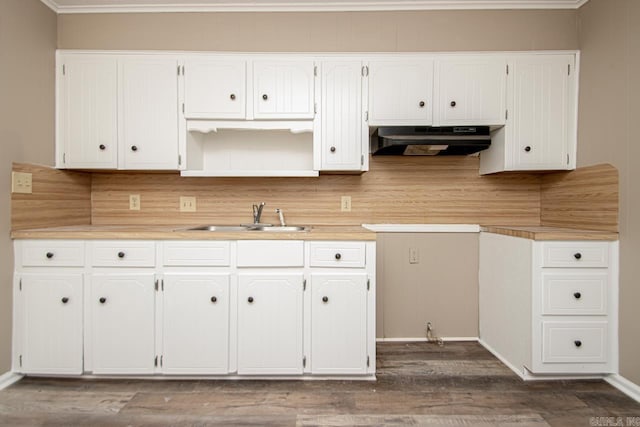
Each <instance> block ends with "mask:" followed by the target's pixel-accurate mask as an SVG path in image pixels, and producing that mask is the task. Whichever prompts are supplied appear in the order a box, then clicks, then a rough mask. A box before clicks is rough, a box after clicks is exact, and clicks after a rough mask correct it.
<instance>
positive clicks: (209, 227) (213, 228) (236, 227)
mask: <svg viewBox="0 0 640 427" xmlns="http://www.w3.org/2000/svg"><path fill="white" fill-rule="evenodd" d="M187 230H188V231H220V232H225V231H226V232H230V231H249V227H245V226H243V225H202V226H200V227H193V228H187Z"/></svg>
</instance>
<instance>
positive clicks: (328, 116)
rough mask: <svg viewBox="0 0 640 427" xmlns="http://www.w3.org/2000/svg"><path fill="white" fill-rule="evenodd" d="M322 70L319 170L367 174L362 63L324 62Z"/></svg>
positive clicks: (367, 139) (367, 138)
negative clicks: (365, 171) (362, 172)
mask: <svg viewBox="0 0 640 427" xmlns="http://www.w3.org/2000/svg"><path fill="white" fill-rule="evenodd" d="M320 68H321V71H320V74H321V82H320V87H321V88H320V91H321V96H320V140H321V144H320V145H321V155H320V158H321V165H320V169H321V170H356V171H359V170H366V166H365V160H368V157H369V156H368V155H367V156H366V157H367V159H365V156H364V155H363V154H364V153H367V151H368V141H369V132H368V128H367V124H366V122H365V120H364V117H363V113H362V101H361V100H362V94H363V88H362V86H363V76H362V63H361V62H360V61H324V62H322V64H321V66H320Z"/></svg>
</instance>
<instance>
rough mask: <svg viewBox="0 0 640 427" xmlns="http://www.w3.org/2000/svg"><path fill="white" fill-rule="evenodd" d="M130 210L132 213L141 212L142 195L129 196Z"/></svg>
mask: <svg viewBox="0 0 640 427" xmlns="http://www.w3.org/2000/svg"><path fill="white" fill-rule="evenodd" d="M129 210H130V211H139V210H140V195H139V194H129Z"/></svg>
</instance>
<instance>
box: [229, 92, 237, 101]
mask: <svg viewBox="0 0 640 427" xmlns="http://www.w3.org/2000/svg"><path fill="white" fill-rule="evenodd" d="M229 98H231V100H232V101H235V100H236V94H235V93H232V94H231V95H229Z"/></svg>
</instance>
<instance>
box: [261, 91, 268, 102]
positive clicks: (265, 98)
mask: <svg viewBox="0 0 640 427" xmlns="http://www.w3.org/2000/svg"><path fill="white" fill-rule="evenodd" d="M262 99H264V100H265V101H266V100H267V99H269V97H268V96H267V94H266V93H265V94H264V95H262Z"/></svg>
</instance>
